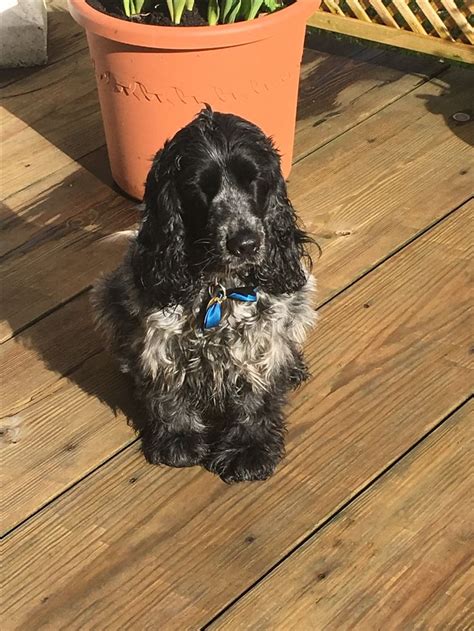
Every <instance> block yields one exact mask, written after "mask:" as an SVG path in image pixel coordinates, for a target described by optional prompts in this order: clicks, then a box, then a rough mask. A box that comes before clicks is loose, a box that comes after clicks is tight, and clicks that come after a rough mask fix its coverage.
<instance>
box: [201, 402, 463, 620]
mask: <svg viewBox="0 0 474 631" xmlns="http://www.w3.org/2000/svg"><path fill="white" fill-rule="evenodd" d="M473 420H474V405H473V403H472V400H471V401H469V402H468V403H466V404H465V405H463V406H462V408H461V409H459V410H458V411H456V412H455V413H454V414H453V415H452V416H451V417H449V418H448V419H447V420H446V421H445V422H444V423H443V424H442V425H441V426H440V427H438V428H437V429H436V430H435V431H434V432H433V433H432V434H431V435H430V436H429V437H428V438H427V439H426V440H424V441H423V442H422V443H421V444H419V445H417V447H416V448H415V449H414V450H413V451H412V452H411V453H409V455H407V456H406V457H405V458H403V459H402V460H401V461H400V462H397V463H396V465H394V466H393V468H392V469H391V470H390V471H389V472H388V473H386V474H385V475H384V476H383V477H382V478H381V479H379V480H377V482H375V483H374V484H373V485H372V486H371V487H370V489H369V490H368V491H366V492H365V493H364V494H363V495H362V496H361V497H359V498H358V499H357V500H356V501H354V502H352V503H351V504H350V505H349V506H348V507H347V508H345V509H344V510H343V511H341V512H340V513H338V514H337V515H336V516H335V518H334V519H332V520H331V521H330V522H329V523H328V524H327V525H326V526H325V527H324V528H323V529H322V530H321V531H319V532H318V533H316V534H315V535H314V536H313V537H311V539H309V541H307V542H306V543H305V544H304V545H303V546H302V547H300V548H299V549H298V550H297V551H296V552H295V553H293V554H292V555H291V556H290V557H289V558H288V559H287V560H286V561H284V562H283V563H282V564H281V565H280V566H279V567H278V568H277V569H276V570H275V571H274V572H272V573H271V574H270V575H269V576H268V577H266V578H265V579H264V580H263V581H262V582H260V583H259V584H258V586H257V587H255V588H254V589H252V590H251V591H249V592H248V593H247V594H245V595H244V596H243V597H242V599H241V600H240V601H238V602H237V603H236V604H235V605H234V606H233V607H232V608H231V609H229V610H228V611H227V612H226V613H225V614H224V615H223V616H222V618H218V619H217V621H216V622H215V623H214V624H211V625H210V626H206V629H210V630H211V629H212V630H216V631H217V629H222V630H224V629H229V630H232V631H236V630H237V629H241V630H249V631H250V630H251V629H254V630H258V631H265V630H271V631H280V630H281V631H291V630H292V629H294V630H295V631H322V630H324V631H341V630H345V629H384V630H385V631H391V630H393V631H397V630H399V629H450V630H452V631H454V630H455V629H458V630H459V631H461V629H465V630H467V629H469V628H472V623H473V622H474V605H473V602H474V601H473V598H474V588H473V581H472V578H473V574H472V547H471V545H472V540H473V536H474V532H473V527H472V519H471V517H472V514H471V515H470V511H469V506H470V504H471V501H470V500H471V499H472V498H471V494H472V481H473V480H472V477H473V476H472V471H471V470H472V459H473V453H472V421H473ZM470 471H471V475H469V472H470ZM466 474H467V475H466Z"/></svg>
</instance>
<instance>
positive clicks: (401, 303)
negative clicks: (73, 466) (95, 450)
mask: <svg viewBox="0 0 474 631" xmlns="http://www.w3.org/2000/svg"><path fill="white" fill-rule="evenodd" d="M471 211H472V205H471V207H469V206H466V207H465V208H463V209H461V210H459V211H457V212H455V213H453V214H452V215H451V216H450V217H449V218H447V219H446V220H445V221H443V222H441V223H440V224H439V225H438V226H436V227H435V228H433V229H432V230H430V231H429V232H428V233H427V234H425V235H424V236H423V237H421V238H419V239H418V240H416V241H414V242H413V243H411V244H410V245H409V246H407V247H406V248H405V249H404V250H402V251H401V252H400V253H398V254H396V255H395V256H394V257H392V258H391V259H390V260H389V261H387V262H386V263H384V265H382V266H381V267H379V268H378V269H377V270H375V271H374V272H372V273H371V274H369V275H368V276H365V277H364V278H363V279H361V280H360V281H359V282H358V283H356V284H355V285H354V286H353V287H351V288H350V289H349V290H347V291H346V292H344V294H342V295H341V296H339V297H337V298H336V299H335V300H334V301H333V302H331V303H330V304H328V305H327V306H326V307H325V308H323V309H321V321H320V324H319V327H318V328H317V330H316V332H315V333H314V335H313V336H312V338H311V340H310V342H309V344H308V348H307V354H308V358H309V361H310V365H311V367H312V370H313V375H314V376H313V378H312V380H311V381H310V382H309V383H308V384H307V385H306V386H305V387H304V388H302V389H301V390H300V392H299V393H297V394H296V395H295V397H294V398H293V399H292V403H291V406H290V411H291V414H290V434H289V442H288V455H287V458H286V461H285V464H284V465H283V466H282V467H281V468H280V470H279V471H278V472H277V474H276V475H275V476H274V477H273V478H272V479H271V480H270V481H268V482H265V483H263V484H247V485H240V486H234V487H227V486H225V485H224V484H222V483H221V482H219V481H218V480H217V479H216V478H214V477H212V476H210V475H209V474H208V473H206V472H202V471H200V470H197V469H190V470H171V469H166V468H163V469H159V468H155V467H152V466H149V465H147V464H145V463H144V461H143V459H142V457H141V456H140V454H139V453H138V451H137V448H136V447H133V448H132V449H127V450H125V451H124V452H123V453H121V454H119V455H118V456H117V457H116V458H114V459H113V460H112V461H111V462H109V463H108V464H105V465H104V466H103V467H101V468H100V469H99V470H98V471H96V472H95V473H93V474H92V475H90V476H89V477H88V478H87V479H85V480H83V481H82V482H81V484H80V485H78V486H76V487H75V488H73V489H71V490H70V491H69V492H67V493H65V494H64V495H63V496H62V497H61V498H59V499H58V500H56V501H55V502H53V503H51V504H50V505H49V506H48V507H46V508H45V509H44V510H43V511H42V512H41V513H39V514H38V515H36V516H33V517H32V518H31V519H30V520H29V521H28V522H27V523H26V524H24V525H23V526H21V527H19V528H18V529H17V530H15V531H14V533H13V534H12V535H10V536H9V537H8V539H7V540H6V543H5V546H4V564H5V565H4V567H5V575H6V576H8V581H7V583H6V585H5V586H4V588H3V602H4V607H5V609H4V612H3V620H4V621H5V624H4V628H5V629H20V628H34V629H36V628H42V627H49V628H68V629H70V630H71V631H73V630H74V629H84V628H90V629H92V628H94V629H101V628H106V627H107V628H112V629H118V628H120V629H136V628H146V627H149V626H151V627H154V628H160V629H165V630H168V629H183V628H190V629H195V628H197V627H198V626H199V625H201V624H204V623H206V621H208V620H209V619H210V618H211V617H212V616H213V615H214V614H216V613H217V612H218V611H219V610H221V609H222V607H224V606H225V605H226V604H227V603H228V602H229V601H230V600H232V599H233V598H235V597H236V596H238V594H239V593H241V592H242V590H244V589H245V588H246V587H247V586H248V585H250V584H252V582H254V581H255V580H256V579H257V578H258V577H259V576H261V575H262V573H264V572H265V571H267V570H268V569H269V568H270V567H271V566H272V565H273V564H274V563H275V562H276V561H277V560H278V559H280V558H281V556H282V555H284V554H285V553H286V552H287V551H289V550H290V549H291V548H292V547H293V546H294V545H295V543H296V542H297V541H299V540H301V539H302V538H303V537H305V535H307V534H308V533H310V532H311V531H313V530H314V528H315V527H317V525H318V524H319V523H321V522H322V521H323V520H325V519H326V518H327V517H328V515H330V514H332V513H333V512H334V511H335V510H336V509H337V507H338V506H341V505H342V504H344V503H345V502H347V501H348V499H349V498H350V497H352V496H353V495H354V494H355V493H357V491H358V490H360V489H361V488H364V487H365V486H366V485H367V484H368V483H369V482H370V481H371V480H373V479H374V478H375V477H376V476H377V475H378V474H379V473H380V471H381V470H383V469H385V468H386V467H387V465H388V464H389V463H390V462H393V461H394V460H395V459H397V458H398V457H399V456H400V454H402V453H403V452H404V451H406V450H407V449H408V448H409V447H410V446H411V445H412V444H413V443H414V442H415V441H417V440H418V439H419V438H420V437H421V436H423V435H424V434H425V433H426V432H428V431H430V430H431V429H432V428H433V427H434V426H435V425H436V424H437V423H438V422H439V421H440V420H441V419H442V418H444V417H445V415H446V414H447V413H448V412H449V411H450V410H451V409H452V408H453V406H455V405H456V404H457V403H459V402H460V401H462V400H464V399H465V398H466V396H467V395H468V393H469V392H470V388H471V377H470V375H469V371H468V369H467V367H466V366H467V365H468V362H469V344H470V339H469V338H470V322H471V320H469V309H470V299H469V292H468V288H469V285H470V280H469V274H468V269H467V262H468V260H469V256H470V253H469V248H470V245H471V239H470V236H469V228H470V212H471ZM441 253H442V254H441ZM109 387H110V388H112V387H113V383H110V384H109ZM68 400H69V398H68V397H66V396H65V397H64V400H63V402H62V403H61V407H60V410H58V416H59V415H62V416H63V417H64V418H72V417H73V416H74V418H77V417H80V416H81V414H82V407H81V406H78V405H77V403H76V402H75V403H74V405H73V415H71V414H70V411H71V410H70V408H69V407H68ZM76 401H77V399H76ZM89 414H90V412H89ZM53 426H54V424H53ZM19 444H21V443H19ZM43 444H44V441H43ZM17 458H19V456H17ZM20 459H21V457H20ZM282 525H284V527H282Z"/></svg>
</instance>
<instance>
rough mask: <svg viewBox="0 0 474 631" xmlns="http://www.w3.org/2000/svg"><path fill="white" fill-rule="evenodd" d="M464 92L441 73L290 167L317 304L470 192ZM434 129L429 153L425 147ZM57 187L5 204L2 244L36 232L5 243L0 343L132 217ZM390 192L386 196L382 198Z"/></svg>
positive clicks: (78, 280)
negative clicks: (7, 218) (315, 252)
mask: <svg viewBox="0 0 474 631" xmlns="http://www.w3.org/2000/svg"><path fill="white" fill-rule="evenodd" d="M471 86H472V83H470V82H469V81H466V75H465V72H464V71H462V70H455V71H449V72H448V73H446V74H445V75H443V79H442V80H441V79H439V80H437V82H436V83H434V82H433V83H429V84H425V85H423V86H421V87H420V88H418V89H417V90H414V91H413V92H411V93H410V94H409V95H407V97H406V98H403V99H400V100H398V101H396V102H394V103H393V104H391V105H390V106H388V107H386V108H384V109H382V110H381V111H380V112H378V113H377V114H375V115H374V116H371V117H370V118H369V119H367V120H366V121H365V122H364V123H363V124H360V125H357V126H356V127H354V128H353V129H351V130H350V131H348V132H346V133H345V134H343V135H342V136H339V137H338V138H336V139H335V140H333V141H332V142H331V143H330V144H329V145H325V146H324V147H322V148H321V149H320V150H318V151H316V152H313V153H312V154H310V155H309V156H307V157H306V158H305V159H304V160H302V161H301V162H299V163H298V164H297V165H296V166H295V167H294V170H293V172H292V175H291V178H290V195H291V198H292V200H293V202H294V204H295V206H296V208H297V209H298V210H299V212H300V215H301V217H302V218H303V220H304V222H305V224H306V226H307V228H308V229H309V230H310V231H311V232H313V233H314V234H315V236H316V238H317V240H318V241H319V242H320V244H321V245H322V247H323V250H324V256H325V261H326V265H328V266H329V269H328V273H327V274H325V275H323V276H322V278H321V282H322V292H323V293H324V294H325V295H328V294H331V293H334V292H335V291H337V290H338V289H340V288H341V286H344V285H345V284H347V282H348V281H350V280H352V279H353V278H354V277H355V276H356V277H357V276H359V275H360V274H362V273H363V272H364V271H366V270H367V269H369V268H370V267H371V266H373V265H374V264H375V263H377V261H379V260H381V258H383V257H385V256H386V255H387V254H388V253H389V252H390V251H392V250H393V248H394V247H398V246H399V245H400V243H403V242H404V241H405V240H406V239H410V238H412V237H413V236H414V234H416V233H417V231H418V230H419V229H421V228H424V227H425V226H426V225H427V224H430V223H431V222H433V221H436V220H437V219H439V218H440V217H442V216H443V214H444V213H445V212H446V211H447V210H449V209H451V208H453V207H454V206H457V205H459V204H461V203H462V202H463V201H464V200H465V199H466V198H467V197H468V196H469V195H470V194H471V193H472V185H471V182H470V177H469V176H470V174H472V165H473V158H472V152H471V151H470V147H469V144H468V141H469V134H470V135H471V136H473V134H472V133H471V132H470V129H469V127H468V126H464V127H463V126H456V125H454V124H452V122H451V118H450V117H451V115H452V113H454V112H456V111H459V110H463V109H465V108H466V107H468V103H469V102H470V100H472V99H471V97H472V98H474V89H473V88H472V87H471ZM430 110H431V111H430ZM434 130H436V143H433V142H432V136H433V133H435V132H434ZM369 149H370V151H369ZM362 155H363V156H364V160H361V156H362ZM447 155H449V156H450V159H449V161H446V160H445V156H447ZM440 161H442V163H443V164H444V168H443V169H442V170H441V171H440V169H439V164H440ZM355 165H357V169H356V168H354V167H355ZM68 177H69V178H71V179H63V180H60V182H61V183H59V182H57V183H56V185H53V184H51V186H50V188H49V189H48V190H47V191H45V193H44V194H43V196H41V197H39V198H38V199H39V201H38V200H36V199H35V200H32V201H30V205H31V206H32V209H31V212H30V210H27V211H23V210H22V205H21V202H20V201H15V200H12V201H11V202H9V203H11V206H12V207H13V209H14V213H15V214H16V215H18V214H19V215H20V219H18V218H14V219H13V221H12V222H9V223H7V229H6V233H7V234H6V240H7V241H8V240H9V236H8V234H9V233H10V232H11V233H15V232H17V231H18V230H21V228H20V226H21V224H22V223H36V224H38V225H39V227H38V228H36V231H35V232H34V233H33V236H32V237H31V240H30V241H27V242H26V243H25V244H23V245H22V246H21V247H18V242H17V241H15V238H14V237H13V238H12V242H14V243H15V244H16V247H17V250H16V251H13V252H12V253H11V255H9V256H8V257H7V258H6V259H5V260H4V261H3V265H2V268H3V277H4V308H5V314H4V318H3V319H4V322H3V324H1V325H0V339H1V340H3V341H4V340H6V339H8V338H9V337H11V336H12V334H13V333H15V332H16V331H18V330H19V329H22V328H24V327H26V326H27V325H28V324H29V323H30V322H31V321H32V320H35V319H37V318H39V317H41V316H42V315H43V314H44V313H45V312H47V311H49V310H50V309H52V308H54V307H56V306H57V305H58V304H61V303H63V302H65V301H67V300H68V299H70V298H71V297H72V296H74V295H76V294H77V293H78V292H80V291H81V290H83V289H84V288H85V287H87V286H88V285H90V284H91V283H92V282H93V280H94V279H95V278H96V276H97V275H98V273H99V272H100V271H107V270H108V269H111V267H113V266H114V265H115V259H113V258H109V259H108V258H107V254H106V252H105V250H104V246H103V242H102V241H99V237H102V236H103V235H104V232H114V231H116V230H123V229H124V228H126V227H129V226H130V225H131V224H132V223H133V222H134V220H135V218H136V215H135V214H133V213H131V211H129V212H128V213H124V212H123V210H122V209H123V208H124V206H125V208H130V209H131V207H133V204H131V203H125V202H123V201H122V203H120V202H118V201H117V200H118V198H117V195H116V194H115V193H114V194H112V195H111V199H110V202H109V201H107V193H106V190H105V188H104V187H103V186H102V185H101V183H100V181H99V180H97V179H96V178H94V176H92V175H90V174H87V173H85V172H81V173H80V174H79V175H69V176H68ZM69 183H71V184H73V186H74V187H75V188H74V190H75V191H77V190H79V191H81V193H80V199H81V207H82V212H77V208H76V206H75V204H70V206H71V208H72V209H73V210H72V211H70V212H72V213H73V215H74V221H72V222H70V223H69V220H68V219H66V218H67V217H68V212H69V211H68V210H64V208H65V207H66V208H67V207H68V205H67V199H66V197H67V196H66V193H65V190H67V189H65V185H67V184H69ZM394 187H395V188H396V190H397V195H393V194H392V191H393V190H394ZM434 189H436V190H437V195H436V196H434V197H433V198H432V199H430V203H429V204H427V203H426V195H427V191H432V190H434ZM19 195H20V199H25V198H24V195H22V194H21V193H20V194H19ZM99 200H103V201H102V202H100V203H99ZM7 202H8V200H7ZM9 203H6V204H5V210H4V213H6V214H8V212H9V210H8V208H7V207H8V205H9ZM109 206H110V207H109ZM41 227H44V228H45V229H44V230H42V228H41ZM25 232H27V230H26V229H25V231H24V233H25ZM38 232H40V233H41V234H42V235H45V233H46V238H41V239H40V240H38V241H37V240H36V239H37V236H35V235H37V233H38ZM48 233H49V234H51V235H52V238H51V242H50V241H49V240H48ZM25 251H27V252H28V256H25V255H24V254H25ZM52 252H53V253H54V256H52V255H51V254H52ZM79 253H80V256H79ZM341 253H343V256H344V260H341V256H342V254H341ZM349 261H350V265H351V267H350V270H351V271H350V277H349V278H348V274H347V268H346V265H347V263H348V262H349ZM326 282H328V283H329V284H330V286H327V285H325V283H326Z"/></svg>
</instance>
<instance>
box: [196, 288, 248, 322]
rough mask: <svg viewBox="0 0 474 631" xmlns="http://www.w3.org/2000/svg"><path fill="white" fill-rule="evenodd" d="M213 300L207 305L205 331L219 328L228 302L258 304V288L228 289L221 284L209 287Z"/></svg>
mask: <svg viewBox="0 0 474 631" xmlns="http://www.w3.org/2000/svg"><path fill="white" fill-rule="evenodd" d="M209 294H210V296H211V299H210V300H209V302H208V303H207V305H206V313H205V314H204V329H205V330H208V329H214V328H215V327H217V326H219V324H220V323H221V320H222V308H223V304H224V303H225V302H226V301H227V300H237V301H238V302H257V288H256V287H234V288H232V289H226V288H225V287H223V286H222V285H220V284H219V283H216V284H214V285H211V286H210V287H209Z"/></svg>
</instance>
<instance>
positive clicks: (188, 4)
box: [186, 0, 194, 11]
mask: <svg viewBox="0 0 474 631" xmlns="http://www.w3.org/2000/svg"><path fill="white" fill-rule="evenodd" d="M186 9H187V10H188V11H192V10H193V9H194V0H186Z"/></svg>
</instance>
